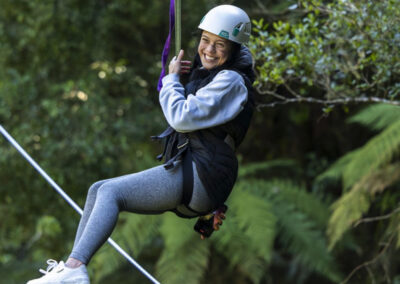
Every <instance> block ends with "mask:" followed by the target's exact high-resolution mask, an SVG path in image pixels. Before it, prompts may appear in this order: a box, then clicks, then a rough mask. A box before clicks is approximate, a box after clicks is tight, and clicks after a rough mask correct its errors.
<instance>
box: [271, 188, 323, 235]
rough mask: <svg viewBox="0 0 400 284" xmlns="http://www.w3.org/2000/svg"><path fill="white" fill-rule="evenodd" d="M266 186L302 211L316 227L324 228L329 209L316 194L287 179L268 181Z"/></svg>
mask: <svg viewBox="0 0 400 284" xmlns="http://www.w3.org/2000/svg"><path fill="white" fill-rule="evenodd" d="M268 187H270V188H271V189H272V188H273V189H274V191H273V192H274V193H275V194H276V195H279V199H280V200H282V201H283V202H285V203H289V204H291V205H293V206H294V208H295V209H296V210H298V211H300V212H302V213H304V214H305V215H306V216H307V217H308V218H309V219H311V220H312V221H313V222H315V223H316V225H318V227H320V228H325V226H326V222H327V221H328V219H329V209H328V206H327V204H325V203H324V202H323V201H321V200H320V199H319V198H318V197H317V196H316V195H314V194H312V193H309V192H307V191H306V190H305V188H304V187H302V186H299V185H298V184H296V183H294V182H292V181H287V180H285V181H282V180H275V181H272V182H269V185H268Z"/></svg>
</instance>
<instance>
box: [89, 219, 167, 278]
mask: <svg viewBox="0 0 400 284" xmlns="http://www.w3.org/2000/svg"><path fill="white" fill-rule="evenodd" d="M160 219H161V218H160V216H152V215H140V214H129V215H128V214H127V215H122V216H121V220H120V222H119V224H118V226H117V229H116V230H115V231H114V233H113V235H112V238H113V239H114V240H115V241H116V242H117V243H119V244H124V249H125V250H127V251H128V252H130V254H131V255H132V256H133V257H135V258H137V257H138V256H139V254H140V253H141V251H142V249H143V248H145V247H146V245H148V244H149V243H150V242H151V241H153V240H154V238H155V236H156V235H157V231H158V230H157V227H158V224H159V223H160ZM124 264H125V262H122V261H121V255H119V254H118V253H116V252H115V250H114V249H113V248H112V247H111V246H109V245H106V246H103V247H102V248H101V249H100V250H99V252H98V253H96V255H95V256H94V258H93V260H92V261H91V265H90V269H91V271H93V273H92V274H93V280H94V281H98V280H100V279H102V278H104V277H107V276H108V275H109V274H112V273H114V272H115V271H116V270H117V269H118V268H120V267H122V266H123V265H124Z"/></svg>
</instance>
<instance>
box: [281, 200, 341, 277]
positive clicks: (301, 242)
mask: <svg viewBox="0 0 400 284" xmlns="http://www.w3.org/2000/svg"><path fill="white" fill-rule="evenodd" d="M274 210H275V213H276V215H277V218H278V220H279V222H278V224H279V226H280V238H279V239H280V241H281V242H282V244H283V245H284V247H285V248H287V250H288V251H289V252H290V253H292V254H293V255H294V256H295V258H297V259H298V260H299V261H300V262H301V263H302V264H303V265H304V266H306V267H307V268H309V269H310V270H314V271H317V272H318V273H320V274H321V275H324V276H325V277H327V278H329V279H330V280H332V281H334V282H338V281H339V279H340V275H339V273H338V272H337V268H336V265H335V261H334V258H333V257H332V256H331V254H330V253H329V251H328V249H327V247H326V243H325V238H324V236H323V233H322V231H321V230H319V229H317V228H316V226H315V223H314V222H313V221H312V220H310V219H309V218H307V216H306V215H305V214H304V213H302V212H300V211H298V210H296V209H295V207H294V206H293V205H292V204H290V203H286V202H282V201H279V199H277V200H276V201H275V202H274Z"/></svg>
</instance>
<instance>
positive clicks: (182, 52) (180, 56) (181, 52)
mask: <svg viewBox="0 0 400 284" xmlns="http://www.w3.org/2000/svg"><path fill="white" fill-rule="evenodd" d="M184 53H185V52H184V51H183V49H181V50H180V51H179V54H178V58H177V59H176V60H177V61H181V60H182V58H183V55H184Z"/></svg>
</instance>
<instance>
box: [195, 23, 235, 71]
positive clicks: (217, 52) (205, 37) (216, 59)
mask: <svg viewBox="0 0 400 284" xmlns="http://www.w3.org/2000/svg"><path fill="white" fill-rule="evenodd" d="M231 48H232V46H231V42H230V41H229V40H227V39H224V38H222V37H220V36H217V35H215V34H212V33H209V32H207V31H203V33H202V34H201V39H200V43H199V47H198V49H197V52H198V53H199V56H200V59H201V63H202V64H203V66H204V68H206V69H208V70H210V69H213V68H215V67H218V66H221V65H222V64H224V63H225V62H226V60H228V57H229V54H230V51H231Z"/></svg>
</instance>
